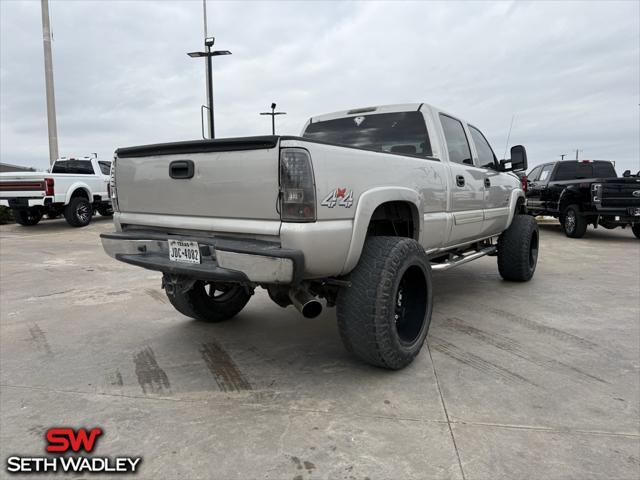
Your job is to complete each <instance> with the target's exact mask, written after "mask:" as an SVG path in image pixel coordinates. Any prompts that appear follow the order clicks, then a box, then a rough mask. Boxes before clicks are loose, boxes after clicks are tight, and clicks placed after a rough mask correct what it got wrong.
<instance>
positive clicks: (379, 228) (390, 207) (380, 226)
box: [367, 201, 420, 240]
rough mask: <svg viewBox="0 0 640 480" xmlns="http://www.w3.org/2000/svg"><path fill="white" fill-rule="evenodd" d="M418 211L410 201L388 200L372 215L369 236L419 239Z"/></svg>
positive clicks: (368, 229) (368, 230)
mask: <svg viewBox="0 0 640 480" xmlns="http://www.w3.org/2000/svg"><path fill="white" fill-rule="evenodd" d="M419 225H420V224H419V223H418V211H417V209H416V207H415V205H413V204H412V203H409V202H401V201H396V202H387V203H383V204H381V205H379V206H378V207H377V208H376V209H375V210H374V212H373V214H372V215H371V220H370V221H369V226H368V228H367V236H376V237H379V236H391V237H407V238H413V239H416V240H417V239H418V234H419V228H420V227H419Z"/></svg>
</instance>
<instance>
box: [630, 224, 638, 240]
mask: <svg viewBox="0 0 640 480" xmlns="http://www.w3.org/2000/svg"><path fill="white" fill-rule="evenodd" d="M631 231H632V232H633V234H634V235H635V236H636V238H640V223H634V224H633V225H631Z"/></svg>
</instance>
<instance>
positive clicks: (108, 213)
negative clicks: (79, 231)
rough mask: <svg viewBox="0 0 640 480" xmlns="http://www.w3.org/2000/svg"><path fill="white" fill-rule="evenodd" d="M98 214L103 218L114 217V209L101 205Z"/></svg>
mask: <svg viewBox="0 0 640 480" xmlns="http://www.w3.org/2000/svg"><path fill="white" fill-rule="evenodd" d="M98 213H99V214H100V216H102V217H113V208H112V207H111V205H100V206H99V207H98Z"/></svg>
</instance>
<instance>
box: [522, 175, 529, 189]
mask: <svg viewBox="0 0 640 480" xmlns="http://www.w3.org/2000/svg"><path fill="white" fill-rule="evenodd" d="M520 186H521V187H522V191H523V192H524V193H527V187H528V186H529V185H528V181H527V176H526V175H522V177H520Z"/></svg>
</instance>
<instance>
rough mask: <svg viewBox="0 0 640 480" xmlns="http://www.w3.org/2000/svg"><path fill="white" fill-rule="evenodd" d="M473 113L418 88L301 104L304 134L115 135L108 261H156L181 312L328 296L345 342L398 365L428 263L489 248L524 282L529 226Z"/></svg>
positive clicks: (207, 313)
mask: <svg viewBox="0 0 640 480" xmlns="http://www.w3.org/2000/svg"><path fill="white" fill-rule="evenodd" d="M526 168H527V158H526V152H525V149H524V147H522V146H515V147H513V148H512V149H511V158H510V159H509V160H500V161H498V159H497V158H496V156H495V155H494V152H493V150H492V149H491V146H490V145H489V143H488V142H487V140H486V138H485V137H484V135H483V134H482V132H481V131H480V130H479V129H478V128H476V127H475V126H473V125H470V124H468V123H466V122H464V121H463V120H461V119H459V118H457V117H455V116H453V115H450V114H448V113H445V112H443V111H441V110H439V109H437V108H434V107H432V106H429V105H427V104H424V103H416V104H406V105H390V106H379V107H370V108H359V109H354V110H349V111H343V112H337V113H332V114H328V115H322V116H319V117H313V118H311V119H310V120H309V121H308V122H307V124H306V125H305V127H304V130H303V132H302V135H301V136H300V137H293V136H267V137H249V138H231V139H220V140H197V141H188V142H178V143H166V144H158V145H146V146H137V147H129V148H121V149H118V150H117V151H116V153H115V159H114V162H113V168H112V176H111V196H112V198H111V199H112V203H113V207H114V210H115V215H114V222H115V229H116V231H115V232H114V233H108V234H103V235H102V243H103V246H104V249H105V250H106V252H107V253H108V254H109V255H111V256H112V257H114V258H115V259H117V260H120V261H122V262H126V263H129V264H131V265H137V266H140V267H143V268H147V269H150V270H156V271H159V272H162V275H163V277H162V287H163V288H164V290H165V291H166V294H167V296H168V298H169V300H170V301H171V303H172V305H173V306H174V307H175V308H176V310H178V311H179V312H180V313H182V314H184V315H186V316H188V317H192V318H195V319H198V320H203V321H206V322H220V321H223V320H228V319H230V318H232V317H234V316H235V315H237V314H238V313H239V312H240V311H241V310H242V309H243V308H244V306H245V305H246V304H247V302H248V301H249V299H250V298H251V295H252V294H253V292H254V289H255V288H256V287H258V286H260V287H262V288H265V289H266V290H267V292H268V294H269V296H270V298H271V299H272V300H273V301H274V302H275V303H277V304H278V305H280V306H282V307H287V306H288V305H294V306H295V308H297V309H298V310H299V311H300V312H301V313H302V314H303V315H304V316H306V317H315V316H317V315H319V314H320V312H321V310H322V303H321V301H320V299H324V300H325V302H326V304H327V306H330V307H332V306H336V307H337V320H338V325H339V329H340V334H341V336H342V340H343V342H344V344H345V346H346V348H347V349H348V350H349V351H351V352H353V354H355V355H356V356H358V357H359V358H361V359H362V360H364V361H365V362H368V363H370V364H373V365H377V366H381V367H386V368H390V369H399V368H402V367H404V366H406V365H408V364H409V363H410V362H411V361H412V360H413V358H414V357H415V356H416V355H417V354H418V352H419V351H420V349H421V347H422V345H423V343H424V341H425V338H426V336H427V331H428V329H429V323H430V321H431V312H432V307H433V299H432V292H433V288H432V271H438V270H446V269H449V268H451V267H454V266H456V265H460V264H463V263H466V262H469V261H471V260H474V259H476V258H479V257H482V256H484V255H494V256H497V260H498V269H499V271H500V274H501V275H502V277H503V278H504V279H505V280H512V281H527V280H529V279H531V277H532V276H533V274H534V271H535V268H536V262H537V256H538V229H537V225H536V222H535V220H534V219H533V218H532V217H531V216H529V215H526V214H525V209H526V204H525V195H524V192H523V190H522V188H521V183H520V180H519V178H518V176H517V175H515V174H514V173H511V172H512V171H521V170H525V169H526Z"/></svg>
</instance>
